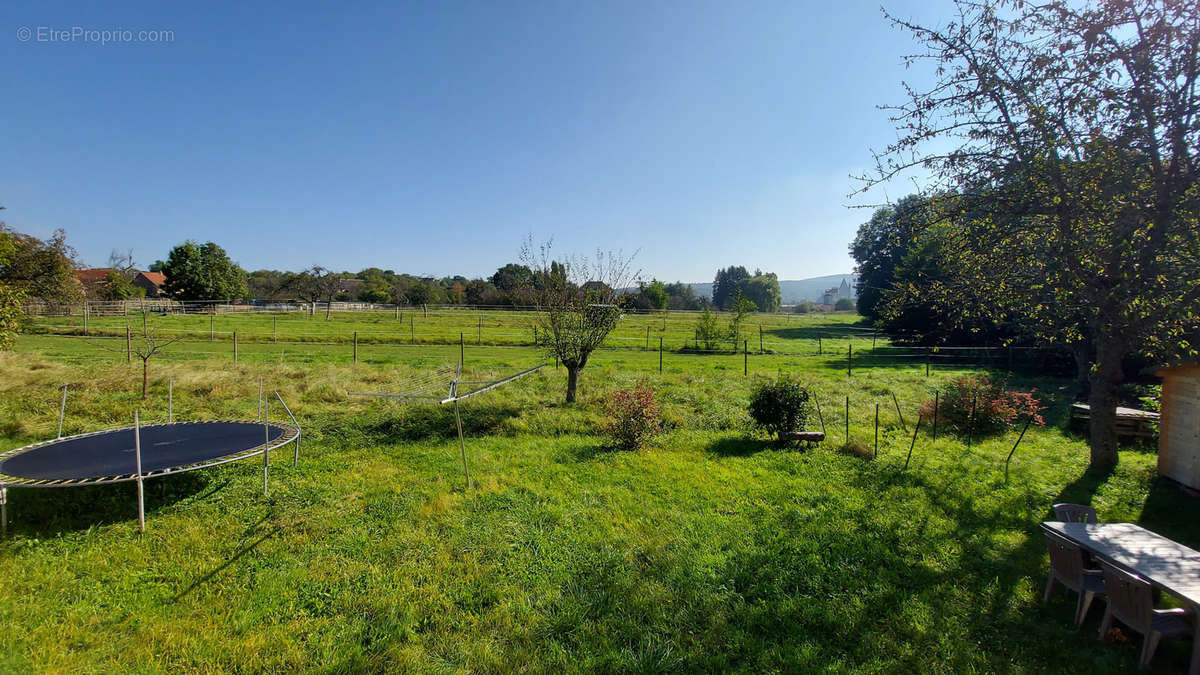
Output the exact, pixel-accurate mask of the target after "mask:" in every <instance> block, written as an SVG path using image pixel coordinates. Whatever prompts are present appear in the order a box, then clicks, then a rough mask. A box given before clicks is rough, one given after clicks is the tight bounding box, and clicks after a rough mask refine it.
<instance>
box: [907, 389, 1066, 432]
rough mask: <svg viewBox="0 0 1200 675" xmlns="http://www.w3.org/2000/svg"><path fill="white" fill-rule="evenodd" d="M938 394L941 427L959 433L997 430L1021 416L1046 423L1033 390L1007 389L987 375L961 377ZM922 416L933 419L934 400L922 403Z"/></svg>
mask: <svg viewBox="0 0 1200 675" xmlns="http://www.w3.org/2000/svg"><path fill="white" fill-rule="evenodd" d="M939 394H940V397H939V398H940V399H941V400H940V402H939V404H938V420H937V421H938V426H939V427H943V428H948V429H950V430H952V431H956V432H958V433H967V431H968V429H973V430H974V431H973V433H976V434H989V433H996V432H999V431H1003V430H1004V429H1006V428H1008V427H1011V426H1013V425H1014V424H1016V423H1017V422H1018V421H1019V420H1020V419H1022V418H1032V420H1033V423H1034V424H1036V425H1038V426H1044V425H1045V424H1046V421H1045V420H1044V419H1042V416H1041V415H1040V414H1038V413H1039V411H1040V410H1041V409H1042V408H1041V405H1040V402H1039V401H1038V399H1037V398H1036V397H1035V396H1034V395H1033V392H1024V391H1007V390H1005V388H1004V385H1003V384H1002V383H999V382H992V381H991V380H990V379H988V377H987V376H986V375H967V376H965V377H960V378H958V379H957V380H954V381H952V382H950V383H948V384H946V385H945V386H944V387H942V389H941V391H940V392H939ZM972 402H974V405H975V419H974V421H973V422H972V420H971V405H972ZM921 419H923V420H925V421H926V422H932V420H933V401H926V402H925V403H923V404H922V405H921Z"/></svg>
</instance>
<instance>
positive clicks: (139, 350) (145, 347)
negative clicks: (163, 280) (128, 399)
mask: <svg viewBox="0 0 1200 675" xmlns="http://www.w3.org/2000/svg"><path fill="white" fill-rule="evenodd" d="M143 321H144V319H143ZM182 339H183V337H182V336H180V337H173V338H163V337H160V336H158V335H157V334H156V333H155V332H154V331H153V330H151V329H150V328H149V327H147V326H146V324H145V323H143V324H142V334H141V335H139V336H137V337H136V338H133V339H131V340H130V350H131V351H132V352H133V355H134V356H136V357H138V358H139V359H141V360H142V400H143V401H145V400H146V397H147V395H148V392H149V390H150V359H152V358H154V356H156V355H157V354H160V353H162V351H163V350H165V349H166V348H167V347H169V346H171V345H172V344H174V343H176V342H179V341H180V340H182ZM92 344H94V345H96V346H97V347H100V348H101V349H107V350H108V351H110V352H118V353H120V352H124V351H125V350H124V349H117V348H113V347H109V346H108V345H105V344H97V343H92Z"/></svg>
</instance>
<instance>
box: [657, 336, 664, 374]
mask: <svg viewBox="0 0 1200 675" xmlns="http://www.w3.org/2000/svg"><path fill="white" fill-rule="evenodd" d="M662 366H663V339H662V338H658V372H659V374H662Z"/></svg>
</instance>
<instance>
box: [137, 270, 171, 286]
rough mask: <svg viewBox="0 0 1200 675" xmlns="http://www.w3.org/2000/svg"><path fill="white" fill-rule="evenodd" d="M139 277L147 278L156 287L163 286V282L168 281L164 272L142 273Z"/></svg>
mask: <svg viewBox="0 0 1200 675" xmlns="http://www.w3.org/2000/svg"><path fill="white" fill-rule="evenodd" d="M139 276H143V277H146V280H147V281H149V282H150V283H152V284H154V285H155V286H162V285H163V282H164V281H166V280H167V275H165V274H163V273H162V272H142V273H141V274H140V275H139Z"/></svg>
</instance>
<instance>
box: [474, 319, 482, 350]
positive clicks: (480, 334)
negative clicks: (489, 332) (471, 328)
mask: <svg viewBox="0 0 1200 675" xmlns="http://www.w3.org/2000/svg"><path fill="white" fill-rule="evenodd" d="M476 330H477V331H478V334H477V335H476V338H475V342H476V344H479V345H482V344H483V317H482V316H481V317H479V325H478V326H477V327H476Z"/></svg>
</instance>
